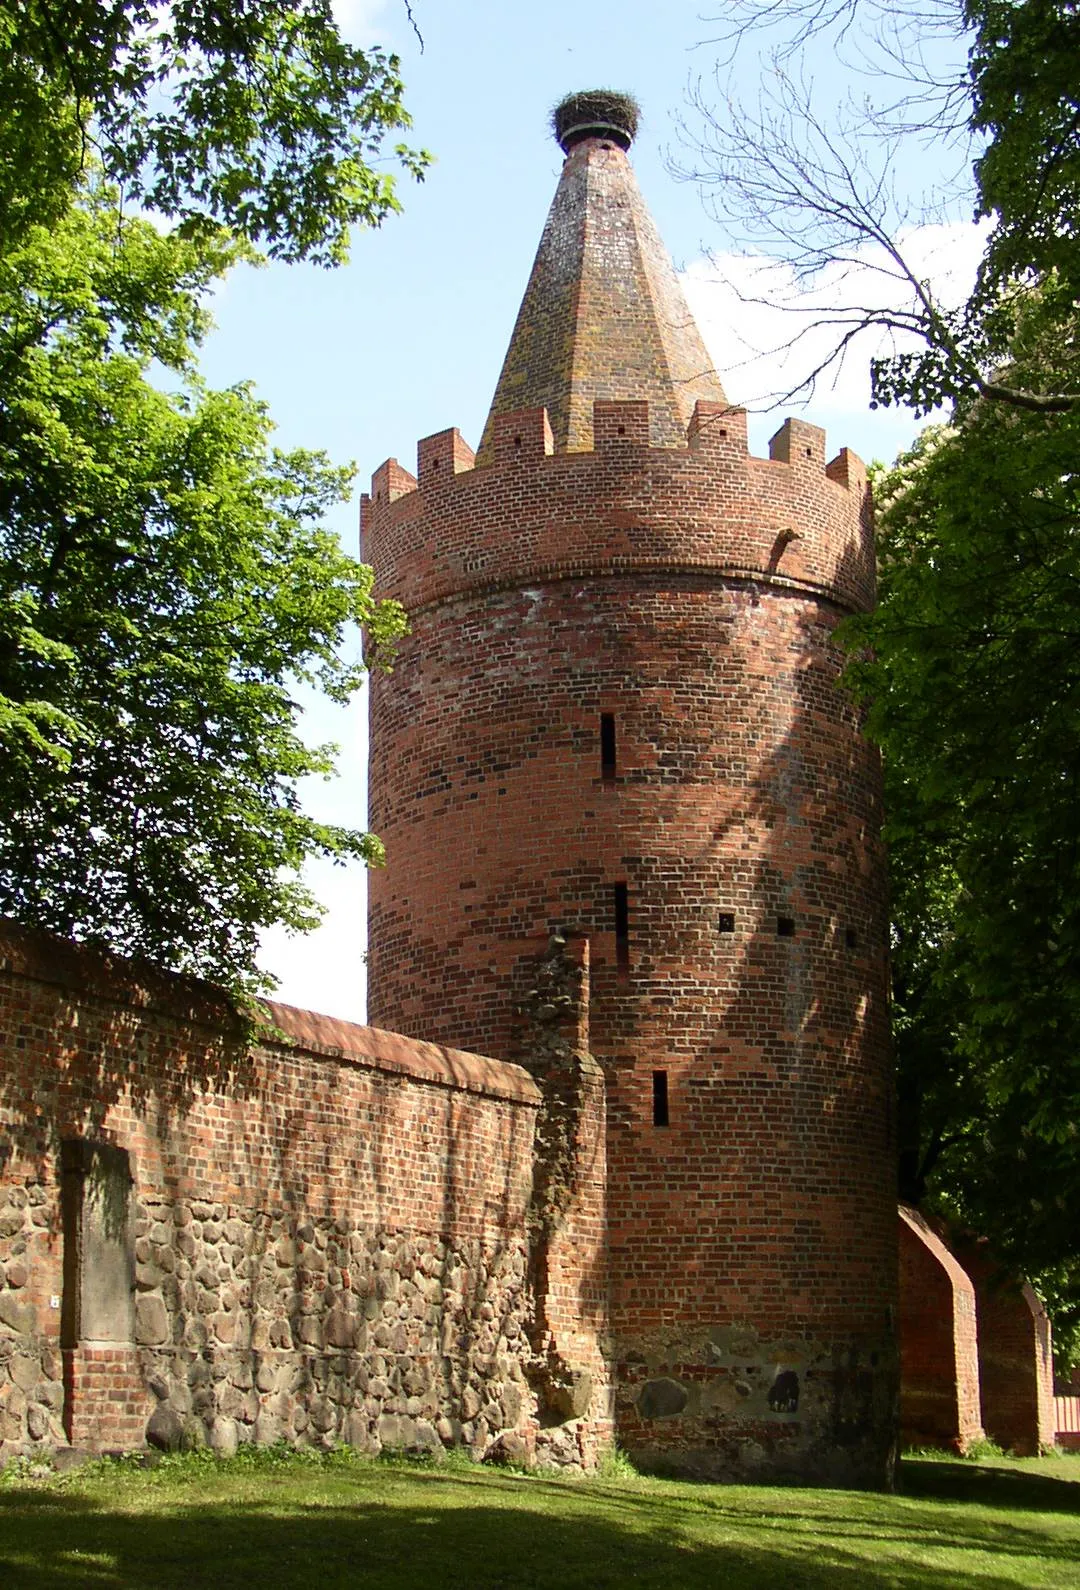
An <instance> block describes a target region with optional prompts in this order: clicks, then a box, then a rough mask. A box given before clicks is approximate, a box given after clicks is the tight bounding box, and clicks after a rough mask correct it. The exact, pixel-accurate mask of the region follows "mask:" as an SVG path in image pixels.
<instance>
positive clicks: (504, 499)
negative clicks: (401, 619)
mask: <svg viewBox="0 0 1080 1590" xmlns="http://www.w3.org/2000/svg"><path fill="white" fill-rule="evenodd" d="M489 460H490V461H488V462H485V463H482V464H480V465H477V464H476V462H475V455H474V453H473V451H472V449H471V448H470V447H469V445H468V443H467V442H465V440H464V439H463V438H462V436H461V434H460V432H459V431H457V430H456V429H451V430H446V431H440V432H437V433H436V434H435V435H434V436H428V437H425V438H424V439H423V440H422V441H421V442H420V444H419V446H418V449H417V473H416V475H415V476H414V475H412V474H410V472H409V471H408V470H407V469H404V468H403V467H402V466H401V465H400V464H399V463H398V462H397V460H396V459H388V460H387V461H386V462H385V463H384V464H382V465H380V467H379V468H378V469H377V470H376V471H375V473H374V475H373V476H372V482H371V492H370V494H368V493H365V494H364V496H363V498H362V499H361V534H362V537H363V547H364V556H365V557H366V558H367V560H368V561H369V562H371V563H372V564H373V565H374V567H375V570H376V576H377V581H378V586H379V589H380V591H381V593H382V594H383V595H386V596H395V597H397V599H398V600H399V601H401V602H403V603H404V604H405V606H406V607H407V608H416V607H417V606H420V605H423V604H425V603H428V602H431V601H440V600H446V599H448V598H449V597H451V596H453V595H454V594H457V593H458V592H461V591H463V590H466V589H476V588H485V587H493V588H497V587H501V586H507V585H511V584H515V583H519V582H522V581H526V582H529V581H536V580H544V579H552V578H577V577H581V576H586V575H603V574H604V573H615V572H617V573H620V574H624V573H627V572H629V571H631V570H640V571H642V572H646V571H649V570H654V571H661V570H667V571H672V572H678V571H687V572H695V571H715V572H716V573H718V574H726V575H729V576H731V577H733V578H746V579H755V580H767V581H770V582H772V583H775V584H778V585H781V586H794V587H801V588H810V589H812V590H814V591H816V592H819V593H822V594H826V595H828V596H830V597H831V598H832V599H834V600H835V601H836V602H838V603H839V604H841V605H843V606H845V607H848V608H856V609H861V608H865V607H869V606H870V605H871V604H872V602H873V593H874V562H873V548H872V539H871V529H870V511H869V495H868V488H867V478H866V469H865V466H864V465H863V463H862V461H861V460H860V459H859V458H857V457H856V455H855V454H854V453H852V452H850V451H849V450H848V449H846V448H845V449H843V450H842V451H841V452H840V453H838V454H837V456H836V457H835V458H833V459H832V460H831V461H828V462H827V461H826V455H825V432H824V431H823V430H822V429H821V428H820V427H819V426H816V425H810V424H808V423H807V422H806V421H804V420H798V419H787V420H785V421H784V423H783V425H782V426H781V427H780V429H779V430H778V431H777V433H776V435H775V436H774V437H773V438H772V441H771V442H770V444H769V457H768V458H767V459H765V458H756V457H752V456H751V455H750V453H749V451H748V445H747V431H746V411H745V410H744V409H739V408H734V407H732V406H730V405H728V404H724V403H706V402H701V401H699V402H698V403H697V405H696V406H695V409H694V413H693V417H692V419H691V421H690V425H689V428H688V432H687V440H686V445H685V446H684V447H653V446H651V445H650V442H649V405H648V404H647V403H645V402H637V401H635V402H597V403H595V404H594V406H593V446H592V449H591V450H589V451H587V452H584V451H581V452H567V451H558V452H557V451H556V449H555V445H554V442H553V439H552V430H551V425H550V423H549V420H548V415H547V411H546V410H545V409H542V408H529V409H520V410H517V411H516V412H513V413H509V414H500V415H498V416H496V417H495V421H494V428H493V437H492V446H491V451H490V455H489Z"/></svg>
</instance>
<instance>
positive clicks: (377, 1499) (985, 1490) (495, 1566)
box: [0, 1450, 1080, 1590]
mask: <svg viewBox="0 0 1080 1590" xmlns="http://www.w3.org/2000/svg"><path fill="white" fill-rule="evenodd" d="M428 1584H430V1585H433V1586H435V1587H437V1590H457V1587H461V1590H465V1587H469V1590H501V1587H507V1590H509V1587H510V1586H514V1587H526V1590H528V1587H546V1586H552V1587H556V1586H557V1587H559V1590H564V1587H568V1590H571V1587H586V1586H589V1587H592V1586H597V1587H609V1586H610V1587H615V1586H621V1585H634V1586H639V1585H640V1586H673V1587H674V1586H679V1587H687V1590H704V1587H706V1586H708V1587H709V1590H728V1587H734V1590H738V1587H740V1586H745V1585H761V1586H765V1585H768V1586H778V1587H784V1590H786V1587H788V1586H791V1587H824V1586H839V1587H841V1590H843V1587H848V1586H850V1587H851V1590H855V1586H859V1587H860V1590H861V1587H865V1586H878V1585H882V1586H898V1587H909V1586H910V1587H914V1586H935V1587H940V1590H946V1587H950V1590H951V1587H955V1586H961V1587H963V1586H979V1587H981V1590H1005V1587H1010V1586H1024V1587H1036V1586H1043V1585H1045V1586H1054V1587H1058V1586H1074V1585H1075V1586H1080V1457H1064V1458H1048V1459H1041V1460H1025V1461H1014V1460H1010V1459H1007V1458H991V1459H988V1460H986V1461H984V1462H980V1463H972V1462H961V1461H956V1460H948V1459H945V1458H942V1457H926V1456H924V1457H919V1458H917V1459H914V1460H909V1461H908V1462H906V1463H905V1468H904V1490H903V1491H902V1492H901V1493H900V1494H897V1495H895V1496H883V1495H878V1494H875V1493H870V1492H852V1491H824V1490H788V1489H783V1490H782V1489H779V1488H772V1487H764V1486H756V1487H750V1486H715V1485H698V1484H691V1483H686V1482H680V1481H675V1480H662V1479H655V1478H648V1477H645V1476H642V1475H637V1474H635V1473H634V1472H633V1471H632V1470H631V1469H630V1468H629V1466H628V1465H626V1464H625V1463H618V1464H615V1465H612V1466H611V1468H609V1471H608V1473H607V1474H606V1475H604V1476H601V1477H598V1478H595V1479H589V1480H580V1479H579V1480H576V1481H575V1480H570V1479H562V1478H559V1477H557V1476H556V1477H552V1476H547V1475H542V1476H541V1475H520V1474H512V1473H506V1472H501V1471H493V1470H489V1469H483V1468H476V1467H474V1466H472V1465H470V1464H467V1463H466V1462H464V1461H452V1462H449V1463H445V1464H441V1465H438V1466H430V1467H422V1466H417V1465H410V1464H405V1463H387V1462H372V1461H371V1460H365V1459H362V1458H358V1457H356V1456H354V1455H353V1454H351V1453H349V1452H345V1451H342V1452H335V1453H331V1454H328V1455H326V1456H316V1455H314V1454H307V1455H300V1456H296V1455H290V1456H286V1455H285V1454H284V1453H282V1452H278V1451H270V1452H267V1451H265V1450H263V1451H258V1452H246V1453H245V1452H241V1453H240V1454H239V1455H238V1456H237V1457H236V1458H234V1459H231V1460H229V1461H228V1462H219V1461H217V1460H215V1459H213V1458H211V1457H209V1456H207V1455H205V1454H193V1455H191V1456H189V1457H185V1458H171V1459H167V1460H164V1461H163V1462H161V1463H160V1464H159V1465H158V1466H157V1467H155V1468H150V1469H140V1468H138V1467H136V1466H134V1465H133V1464H131V1463H113V1464H96V1465H93V1467H91V1468H87V1469H83V1470H79V1471H77V1472H75V1473H73V1474H69V1475H66V1476H61V1477H54V1478H50V1479H31V1478H27V1477H25V1476H24V1477H21V1478H20V1477H19V1476H11V1475H9V1476H7V1477H5V1480H4V1481H3V1483H2V1484H0V1585H4V1586H7V1585H10V1586H11V1587H12V1590H15V1587H19V1590H24V1587H25V1590H44V1587H45V1586H46V1585H49V1586H60V1587H65V1586H87V1587H96V1586H100V1587H103V1590H107V1587H112V1586H146V1587H147V1590H151V1587H152V1590H171V1587H183V1590H194V1587H198V1586H203V1585H206V1586H211V1585H213V1586H221V1587H222V1590H232V1587H239V1586H245V1587H251V1586H263V1585H265V1586H266V1587H267V1590H290V1587H293V1586H313V1587H316V1590H324V1587H325V1590H329V1587H332V1586H339V1585H350V1586H351V1585H357V1586H364V1587H369V1586H370V1587H372V1590H383V1587H385V1590H401V1587H402V1586H408V1585H428Z"/></svg>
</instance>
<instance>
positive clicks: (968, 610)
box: [851, 300, 1080, 1345]
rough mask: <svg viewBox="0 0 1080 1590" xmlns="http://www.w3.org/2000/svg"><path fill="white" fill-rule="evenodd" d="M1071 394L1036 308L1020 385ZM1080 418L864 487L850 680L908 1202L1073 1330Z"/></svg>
mask: <svg viewBox="0 0 1080 1590" xmlns="http://www.w3.org/2000/svg"><path fill="white" fill-rule="evenodd" d="M1078 374H1080V342H1078V339H1077V338H1076V337H1075V336H1074V337H1072V338H1062V337H1061V335H1060V326H1059V323H1058V320H1057V314H1056V308H1055V307H1051V309H1050V310H1048V311H1045V312H1044V306H1043V305H1042V304H1041V302H1040V301H1039V300H1035V301H1034V302H1033V303H1031V304H1030V305H1029V308H1028V313H1027V316H1026V318H1025V320H1024V322H1023V323H1022V325H1021V326H1020V328H1019V333H1018V340H1017V346H1016V358H1015V360H1014V362H1013V365H1012V366H1011V367H1010V369H1009V371H1008V375H1009V379H1010V380H1011V381H1019V382H1023V383H1025V384H1028V383H1031V382H1034V381H1036V380H1039V381H1044V382H1045V381H1047V380H1053V381H1054V382H1055V383H1057V384H1059V385H1064V384H1065V383H1066V382H1068V381H1070V380H1075V379H1076V377H1077V375H1078ZM1078 458H1080V413H1078V412H1077V411H1075V410H1074V411H1072V412H1068V413H1064V414H1039V413H1034V412H1031V411H1027V410H1018V409H1015V408H1012V407H1009V406H1006V405H1002V404H997V403H993V402H990V401H987V400H986V399H979V400H978V401H977V402H976V403H975V404H973V405H972V406H971V407H970V408H969V409H968V411H967V412H965V413H964V414H963V415H962V416H961V417H959V418H958V422H957V423H956V424H955V425H953V426H952V427H945V428H936V429H931V430H928V431H925V432H924V433H923V435H922V436H921V438H920V439H919V441H918V442H917V444H916V446H915V447H914V449H913V450H912V451H911V452H910V453H908V454H906V455H905V456H904V457H903V458H901V460H900V461H899V462H898V463H897V465H896V466H895V467H894V468H893V469H891V470H889V471H886V472H885V473H884V474H883V475H882V477H881V478H880V479H879V481H878V483H877V490H878V494H879V536H880V551H881V604H880V607H879V609H878V611H877V612H876V613H875V614H874V615H873V616H872V617H870V618H868V619H865V620H862V621H860V622H859V623H858V624H856V625H855V626H854V629H853V635H852V639H853V641H854V642H855V643H856V644H857V645H858V646H859V647H860V648H869V650H862V651H861V652H860V654H859V658H858V660H857V661H856V662H855V663H854V664H853V665H852V669H851V676H852V679H853V682H854V683H855V684H856V686H857V688H858V690H859V693H860V694H861V696H862V697H863V699H864V700H865V701H866V703H867V704H868V712H869V721H868V728H869V731H870V733H871V734H872V735H873V736H874V737H875V738H877V739H878V740H879V742H880V743H881V745H882V746H883V749H884V755H885V768H886V782H887V812H888V829H887V837H888V841H889V846H890V854H891V858H892V876H893V920H894V945H893V975H894V1008H895V1018H896V1020H895V1031H896V1045H897V1058H898V1064H899V1073H900V1087H901V1118H902V1136H903V1143H902V1158H901V1182H902V1188H901V1190H902V1193H903V1195H905V1196H906V1197H908V1198H911V1199H913V1200H914V1201H918V1200H919V1199H920V1198H922V1197H923V1196H924V1195H925V1194H926V1193H927V1191H929V1192H930V1193H931V1194H932V1195H933V1196H934V1197H936V1198H937V1200H938V1201H939V1202H942V1201H943V1202H944V1204H945V1206H946V1207H947V1208H949V1209H950V1210H951V1211H952V1212H954V1213H955V1214H957V1215H959V1216H960V1217H962V1218H963V1219H964V1220H966V1221H968V1222H969V1223H970V1224H971V1225H973V1226H974V1227H975V1228H976V1229H977V1230H980V1231H982V1232H984V1233H986V1234H989V1235H991V1236H992V1238H993V1239H994V1242H995V1244H996V1246H997V1248H998V1250H999V1251H1000V1252H1001V1253H1002V1254H1004V1255H1005V1256H1006V1257H1008V1258H1010V1259H1011V1260H1012V1261H1013V1262H1014V1263H1016V1265H1017V1266H1018V1267H1020V1268H1021V1269H1024V1270H1026V1271H1027V1272H1028V1273H1029V1274H1031V1275H1032V1276H1033V1278H1035V1279H1037V1280H1039V1281H1040V1283H1041V1285H1042V1288H1043V1290H1044V1292H1045V1293H1046V1294H1047V1296H1048V1298H1049V1300H1050V1301H1051V1302H1053V1303H1055V1305H1056V1307H1055V1313H1056V1320H1055V1324H1056V1326H1057V1328H1058V1330H1059V1334H1062V1339H1063V1345H1069V1343H1068V1341H1067V1339H1066V1338H1067V1337H1068V1335H1069V1331H1068V1329H1067V1328H1069V1327H1074V1326H1075V1325H1077V1324H1078V1323H1080V1234H1078V1231H1077V1227H1076V1218H1075V1210H1076V1208H1077V1204H1078V1200H1080V1125H1078V1123H1080V971H1078V969H1080V757H1078V749H1080V471H1078V469H1077V459H1078Z"/></svg>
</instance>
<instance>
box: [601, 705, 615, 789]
mask: <svg viewBox="0 0 1080 1590" xmlns="http://www.w3.org/2000/svg"><path fill="white" fill-rule="evenodd" d="M600 777H601V778H614V777H615V714H614V712H601V714H600Z"/></svg>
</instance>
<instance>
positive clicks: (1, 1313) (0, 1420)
mask: <svg viewBox="0 0 1080 1590" xmlns="http://www.w3.org/2000/svg"><path fill="white" fill-rule="evenodd" d="M50 1220H51V1211H50V1197H49V1192H48V1190H47V1189H46V1188H45V1187H43V1186H42V1185H41V1184H40V1182H35V1181H31V1182H30V1183H29V1184H28V1185H17V1186H6V1187H5V1186H3V1185H0V1454H3V1453H4V1452H5V1451H6V1450H9V1449H11V1448H13V1447H14V1448H15V1449H19V1450H21V1449H22V1447H23V1446H24V1445H25V1444H27V1443H35V1444H41V1445H45V1446H48V1445H56V1444H59V1443H62V1442H63V1441H64V1440H65V1435H64V1429H63V1425H62V1423H61V1415H62V1413H63V1407H64V1383H63V1365H62V1361H61V1357H60V1351H59V1343H58V1341H57V1340H56V1339H55V1338H54V1337H53V1336H52V1335H50V1334H49V1333H43V1332H42V1331H41V1330H39V1329H38V1317H39V1303H40V1301H41V1299H40V1290H41V1288H40V1279H41V1276H42V1274H43V1270H44V1265H43V1260H44V1259H45V1257H46V1256H47V1254H48V1249H49V1226H50ZM44 1304H45V1308H46V1310H47V1309H48V1299H45V1300H44ZM46 1317H47V1315H46ZM56 1318H57V1323H58V1322H59V1314H57V1316H56Z"/></svg>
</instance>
